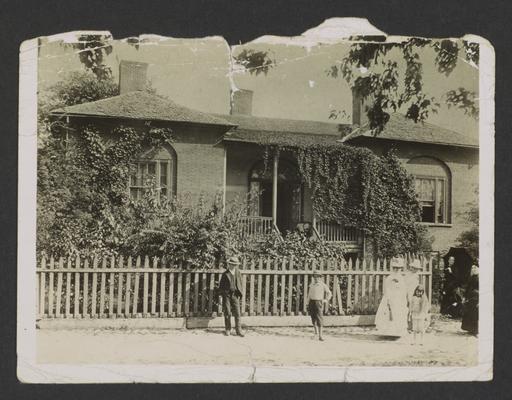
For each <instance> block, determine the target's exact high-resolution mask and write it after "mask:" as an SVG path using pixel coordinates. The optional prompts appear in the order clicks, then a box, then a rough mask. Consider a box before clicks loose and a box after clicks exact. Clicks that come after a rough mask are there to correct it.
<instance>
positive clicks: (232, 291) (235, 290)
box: [219, 257, 244, 337]
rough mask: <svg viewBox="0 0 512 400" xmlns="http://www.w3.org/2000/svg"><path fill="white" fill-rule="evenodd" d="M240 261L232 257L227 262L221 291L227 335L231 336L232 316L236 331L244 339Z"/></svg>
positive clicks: (220, 285)
mask: <svg viewBox="0 0 512 400" xmlns="http://www.w3.org/2000/svg"><path fill="white" fill-rule="evenodd" d="M239 265H240V260H239V259H238V257H230V258H228V260H227V262H226V266H227V268H226V271H225V272H224V273H223V274H222V277H221V278H220V284H219V291H220V293H221V295H222V312H223V313H224V327H225V333H224V334H225V335H226V336H229V335H230V334H231V315H233V316H234V317H235V330H236V334H237V335H238V336H241V337H244V334H243V332H242V330H241V326H240V297H242V275H241V274H240V271H239V270H238V266H239Z"/></svg>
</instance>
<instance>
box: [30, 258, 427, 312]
mask: <svg viewBox="0 0 512 400" xmlns="http://www.w3.org/2000/svg"><path fill="white" fill-rule="evenodd" d="M419 258H420V260H421V262H422V265H423V270H422V271H421V272H420V280H421V282H422V283H423V284H424V285H425V287H426V289H427V295H428V296H429V298H431V293H432V265H433V263H432V259H431V258H428V257H423V256H422V257H419ZM316 269H318V270H321V271H322V272H323V274H324V281H325V283H326V284H327V285H328V286H329V288H330V289H331V291H332V293H333V297H332V299H331V301H330V302H329V304H328V306H327V307H326V313H327V314H328V315H345V314H373V313H375V311H376V309H377V307H378V304H379V301H380V299H381V297H382V284H383V281H384V279H385V277H386V276H387V275H388V274H389V273H390V270H389V263H388V262H387V261H386V260H384V261H381V260H376V261H375V262H374V261H368V260H359V259H356V260H353V259H352V260H349V261H348V262H347V261H345V260H343V259H342V260H340V259H313V260H309V261H303V262H300V263H299V262H297V261H295V260H294V259H293V258H286V257H285V258H280V259H277V258H276V259H270V258H266V259H265V258H260V259H256V260H247V259H245V260H243V265H241V267H240V270H241V273H242V299H241V307H242V313H243V314H244V315H281V316H283V315H305V314H306V313H307V292H308V284H309V282H311V275H312V273H313V271H315V270H316ZM223 271H224V270H223V269H219V268H217V269H198V268H192V267H190V266H189V265H187V264H185V263H167V262H165V261H164V262H162V260H160V259H157V258H154V259H149V258H148V257H144V258H141V257H137V258H135V259H134V258H131V257H128V258H124V257H122V256H118V257H110V258H101V259H99V258H92V259H90V258H88V257H79V256H77V257H68V258H59V259H54V258H49V259H47V258H44V257H43V258H42V259H41V260H40V264H39V266H38V268H37V278H38V298H39V305H38V314H39V318H116V317H117V318H120V317H123V318H137V317H189V316H205V317H212V316H216V315H222V304H221V298H220V296H219V294H218V290H217V288H218V284H219V280H220V277H221V274H222V273H223Z"/></svg>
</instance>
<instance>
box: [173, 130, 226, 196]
mask: <svg viewBox="0 0 512 400" xmlns="http://www.w3.org/2000/svg"><path fill="white" fill-rule="evenodd" d="M174 137H175V141H174V143H173V147H174V149H175V151H176V154H177V159H178V163H177V194H178V195H185V196H190V198H191V201H195V200H197V199H198V197H199V196H200V195H203V196H204V197H205V198H208V199H213V197H214V196H215V195H216V194H222V192H223V186H224V147H223V145H222V144H218V141H219V137H220V134H219V132H218V131H215V130H211V129H206V128H181V129H175V132H174Z"/></svg>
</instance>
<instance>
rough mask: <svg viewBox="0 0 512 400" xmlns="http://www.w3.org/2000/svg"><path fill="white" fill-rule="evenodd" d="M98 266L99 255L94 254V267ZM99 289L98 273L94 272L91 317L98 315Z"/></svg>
mask: <svg viewBox="0 0 512 400" xmlns="http://www.w3.org/2000/svg"><path fill="white" fill-rule="evenodd" d="M97 268H98V256H97V255H96V256H94V258H93V260H92V269H94V270H95V269H97ZM97 291H98V273H97V272H93V273H92V293H91V317H92V318H95V317H96V306H97Z"/></svg>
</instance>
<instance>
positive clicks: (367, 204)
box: [261, 141, 428, 256]
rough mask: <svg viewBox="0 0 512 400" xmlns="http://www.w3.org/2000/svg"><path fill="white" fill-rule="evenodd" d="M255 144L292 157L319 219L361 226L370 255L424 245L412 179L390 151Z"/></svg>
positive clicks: (337, 145) (328, 145) (336, 145)
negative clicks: (369, 243) (370, 245)
mask: <svg viewBox="0 0 512 400" xmlns="http://www.w3.org/2000/svg"><path fill="white" fill-rule="evenodd" d="M261 144H262V145H265V146H267V153H271V152H278V153H282V152H284V153H288V154H290V155H292V156H293V157H294V158H295V159H296V160H297V163H298V167H299V170H300V174H301V176H302V177H303V179H304V182H305V183H306V184H307V185H308V186H309V187H310V188H311V189H312V201H313V208H314V211H315V214H316V215H317V217H318V218H319V219H321V220H325V221H331V222H337V223H339V224H341V225H347V226H353V227H356V228H358V229H361V230H362V231H364V232H365V234H366V235H368V236H369V237H371V239H372V240H373V247H374V251H375V253H376V255H385V256H391V255H396V254H398V253H405V252H409V251H420V250H425V249H426V247H427V248H428V240H427V239H426V237H425V235H426V231H425V229H424V228H423V227H421V226H420V225H419V224H418V221H419V215H420V208H419V203H418V201H417V198H416V194H415V190H414V186H413V182H412V178H411V176H410V175H408V174H407V172H406V171H405V169H404V168H403V167H402V165H401V163H400V161H399V160H398V158H397V157H396V156H395V155H394V153H393V152H392V151H391V152H389V153H388V154H386V155H385V156H382V157H379V156H376V155H375V154H374V153H372V152H371V151H370V150H368V149H365V148H359V147H353V146H349V145H344V144H340V143H327V142H324V143H309V142H304V141H297V142H295V143H292V142H290V141H288V142H286V143H281V144H276V143H275V142H274V141H273V142H271V143H267V144H265V143H264V142H261ZM268 157H269V155H267V158H268Z"/></svg>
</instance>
